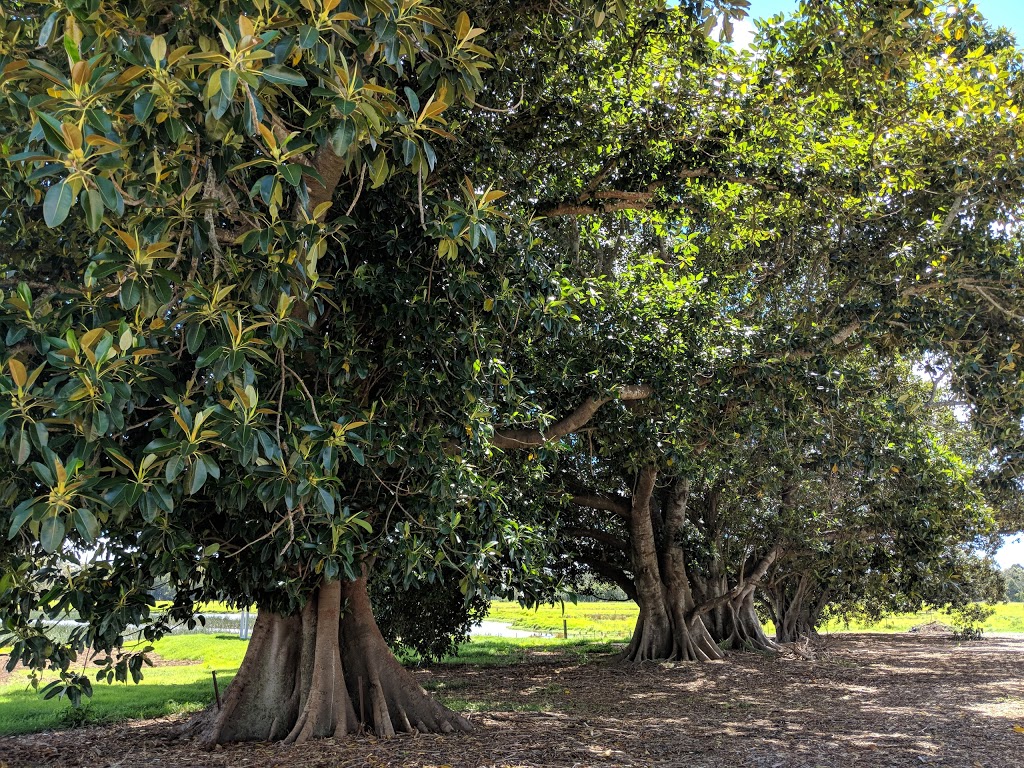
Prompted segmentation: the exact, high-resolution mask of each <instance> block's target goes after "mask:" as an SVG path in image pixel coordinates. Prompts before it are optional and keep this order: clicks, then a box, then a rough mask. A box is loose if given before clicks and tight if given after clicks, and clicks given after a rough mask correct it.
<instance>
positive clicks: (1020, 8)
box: [736, 0, 1024, 568]
mask: <svg viewBox="0 0 1024 768" xmlns="http://www.w3.org/2000/svg"><path fill="white" fill-rule="evenodd" d="M974 5H975V7H976V8H977V9H978V11H980V12H981V15H982V16H984V17H985V18H986V19H988V21H989V22H990V23H991V24H992V25H993V26H998V27H1009V28H1010V30H1012V31H1013V33H1014V35H1015V36H1016V37H1017V42H1018V44H1019V45H1020V44H1024V0H975V2H974ZM796 6H797V0H750V16H751V17H752V18H761V17H763V16H772V15H774V14H776V13H779V12H784V13H788V12H790V11H793V10H795V9H796ZM752 32H753V27H752V26H750V25H744V24H737V26H736V41H737V42H739V43H741V44H742V42H743V40H744V38H745V37H746V39H749V37H748V36H751V35H752ZM996 560H997V561H998V562H999V565H1000V566H1002V567H1003V568H1006V567H1008V566H1010V565H1013V564H1014V563H1021V564H1024V535H1018V536H1006V537H1004V538H1003V546H1002V548H1001V549H1000V550H999V552H998V553H997V554H996Z"/></svg>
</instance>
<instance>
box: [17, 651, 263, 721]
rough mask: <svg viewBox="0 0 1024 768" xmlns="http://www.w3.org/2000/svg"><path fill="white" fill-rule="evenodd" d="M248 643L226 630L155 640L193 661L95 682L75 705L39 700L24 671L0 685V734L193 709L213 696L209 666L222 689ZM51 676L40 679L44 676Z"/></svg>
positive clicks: (170, 654)
mask: <svg viewBox="0 0 1024 768" xmlns="http://www.w3.org/2000/svg"><path fill="white" fill-rule="evenodd" d="M247 645H248V643H247V642H245V641H243V640H239V639H238V638H237V637H233V636H231V635H176V636H173V637H167V638H164V639H163V640H160V641H158V642H157V643H155V644H154V650H155V652H156V653H157V654H159V655H160V656H161V657H162V658H164V659H167V660H173V661H195V662H196V663H194V664H187V665H181V666H165V667H145V668H144V670H143V674H144V675H145V676H144V677H143V679H142V682H141V683H139V685H135V684H134V683H129V684H127V685H125V684H123V683H122V684H118V683H115V684H113V685H107V684H106V683H94V685H93V696H92V698H91V699H89V700H88V703H87V704H85V705H84V706H83V707H82V708H81V709H79V710H73V708H72V707H71V704H70V703H68V702H67V701H54V700H51V701H44V700H43V699H42V697H40V696H39V694H38V693H36V692H35V691H33V690H32V689H31V688H29V687H28V685H27V676H26V677H24V678H22V680H20V681H19V680H15V681H13V682H10V683H8V684H7V685H4V686H0V735H9V734H16V733H33V732H37V731H46V730H52V729H55V728H64V727H69V726H74V725H93V724H97V723H114V722H121V721H124V720H135V719H138V718H147V717H162V716H165V715H172V714H177V713H181V712H195V711H198V710H200V709H202V708H203V707H205V706H206V705H207V704H209V703H210V702H211V701H212V700H213V681H212V675H211V674H210V673H211V672H212V671H214V670H216V672H217V682H218V683H219V684H220V687H221V690H222V691H223V690H224V688H225V687H226V686H227V684H228V683H229V682H230V681H231V678H233V677H234V675H235V671H236V670H237V669H238V665H239V664H240V663H241V661H242V656H243V655H244V654H245V648H246V646H247ZM49 679H52V676H51V677H50V678H44V680H49Z"/></svg>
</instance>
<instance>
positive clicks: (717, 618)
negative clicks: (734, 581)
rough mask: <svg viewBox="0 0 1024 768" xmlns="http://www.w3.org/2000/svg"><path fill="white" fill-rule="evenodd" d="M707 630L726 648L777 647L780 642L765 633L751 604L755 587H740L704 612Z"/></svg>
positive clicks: (760, 649) (755, 609) (746, 649)
mask: <svg viewBox="0 0 1024 768" xmlns="http://www.w3.org/2000/svg"><path fill="white" fill-rule="evenodd" d="M705 616H706V617H707V618H706V620H705V624H707V626H708V631H709V632H710V633H711V636H712V637H713V638H714V639H715V641H716V642H717V643H718V645H719V647H720V648H723V649H725V650H727V651H777V650H779V646H778V645H777V644H776V643H775V642H774V641H773V640H772V639H771V638H769V637H768V635H766V634H765V631H764V627H763V626H762V625H761V619H760V617H759V616H758V615H757V608H756V606H755V605H754V588H753V587H749V588H743V589H741V590H740V591H739V592H738V593H736V594H729V596H728V599H727V600H725V601H724V602H722V603H721V604H720V605H717V606H716V607H715V608H713V609H712V610H710V611H708V613H707V614H705Z"/></svg>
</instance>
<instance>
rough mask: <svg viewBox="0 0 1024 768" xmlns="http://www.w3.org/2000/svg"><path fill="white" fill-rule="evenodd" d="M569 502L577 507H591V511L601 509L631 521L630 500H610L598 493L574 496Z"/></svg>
mask: <svg viewBox="0 0 1024 768" xmlns="http://www.w3.org/2000/svg"><path fill="white" fill-rule="evenodd" d="M569 501H571V502H572V503H573V504H575V505H576V506H577V507H590V508H591V509H601V510H604V511H605V512H614V513H615V514H616V515H618V516H619V517H621V518H622V519H623V520H629V515H630V512H629V500H628V499H623V498H610V497H608V496H600V495H598V494H596V493H579V494H575V495H574V496H572V497H571V498H570V499H569Z"/></svg>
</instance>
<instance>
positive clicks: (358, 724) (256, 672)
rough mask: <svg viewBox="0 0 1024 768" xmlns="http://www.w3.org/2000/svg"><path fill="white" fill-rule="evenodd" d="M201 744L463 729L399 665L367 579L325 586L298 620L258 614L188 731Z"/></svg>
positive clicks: (454, 715) (453, 715)
mask: <svg viewBox="0 0 1024 768" xmlns="http://www.w3.org/2000/svg"><path fill="white" fill-rule="evenodd" d="M189 728H190V730H191V731H192V732H194V733H196V734H197V735H198V737H199V739H200V741H201V743H202V744H203V745H204V746H206V747H212V746H214V745H216V744H223V743H227V742H233V741H281V740H283V741H285V742H287V743H302V742H304V741H307V740H308V739H310V738H316V737H330V736H342V735H345V734H349V733H355V732H357V731H360V730H362V729H364V728H365V729H367V730H369V731H371V732H373V733H375V734H376V735H377V736H378V737H388V736H393V735H395V733H398V732H406V733H411V732H413V731H419V732H422V733H450V732H452V731H455V730H462V731H468V730H470V729H471V726H470V723H469V721H467V720H466V719H465V718H464V717H462V716H461V715H459V714H457V713H454V712H451V711H449V710H448V709H446V708H445V707H443V706H441V705H440V704H438V703H437V702H436V701H434V700H433V699H432V698H430V696H428V695H427V693H426V691H424V690H423V688H422V687H420V685H419V684H418V683H417V682H416V681H415V680H414V679H413V678H412V676H411V675H410V674H409V673H408V672H407V671H406V670H405V669H404V668H403V667H402V665H401V664H399V662H398V660H397V659H396V658H395V657H394V655H393V654H392V653H391V650H390V648H388V645H387V643H386V642H385V640H384V637H383V636H382V635H381V633H380V630H379V629H378V627H377V623H376V621H375V620H374V618H373V612H372V610H371V607H370V598H369V595H368V593H367V588H366V578H361V579H357V580H356V581H347V582H340V581H330V582H326V583H324V584H323V585H322V586H321V587H320V589H319V590H318V591H317V593H316V595H315V596H314V598H313V599H311V600H310V601H309V603H308V604H307V605H306V607H305V609H304V610H303V611H302V613H301V614H299V615H295V616H280V615H278V614H275V613H272V612H270V611H261V612H260V614H259V616H258V618H257V619H256V624H255V626H254V627H253V635H252V639H251V640H250V642H249V648H248V650H247V651H246V654H245V658H244V659H243V661H242V665H241V667H240V668H239V670H238V674H237V675H236V677H235V679H234V681H232V683H231V685H230V686H229V687H228V690H227V693H226V695H225V698H224V701H223V704H222V706H221V707H220V709H219V710H209V711H207V712H205V713H203V714H201V715H199V716H198V717H197V718H196V720H195V721H194V722H193V723H192V724H191V725H190V726H189Z"/></svg>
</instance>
